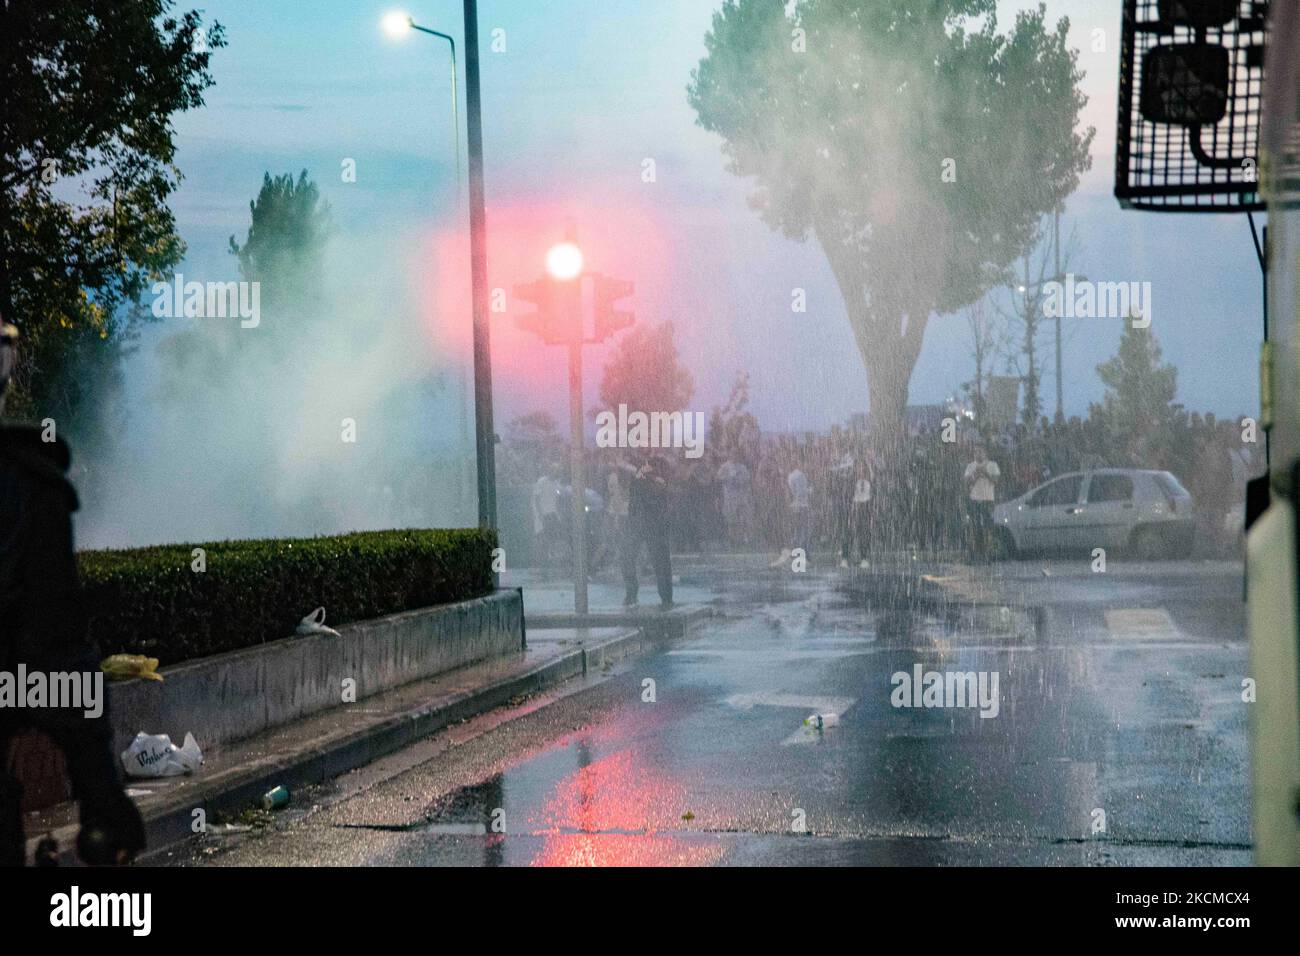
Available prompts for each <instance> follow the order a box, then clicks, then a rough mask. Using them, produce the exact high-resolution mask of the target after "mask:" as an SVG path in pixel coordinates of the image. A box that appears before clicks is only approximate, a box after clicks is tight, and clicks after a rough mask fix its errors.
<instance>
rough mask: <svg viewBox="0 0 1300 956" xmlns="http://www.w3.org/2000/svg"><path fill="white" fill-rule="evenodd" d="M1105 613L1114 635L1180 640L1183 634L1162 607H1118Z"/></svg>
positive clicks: (1107, 626) (1107, 624) (1108, 626)
mask: <svg viewBox="0 0 1300 956" xmlns="http://www.w3.org/2000/svg"><path fill="white" fill-rule="evenodd" d="M1105 613H1106V628H1107V630H1109V631H1110V633H1111V636H1112V637H1118V638H1145V639H1147V640H1150V639H1152V638H1155V639H1159V640H1178V639H1179V638H1181V637H1182V636H1183V634H1182V632H1180V631H1179V630H1178V628H1177V626H1176V625H1175V624H1174V622H1173V619H1172V618H1171V617H1170V616H1169V612H1168V611H1166V610H1165V609H1164V608H1162V607H1130V608H1117V609H1115V610H1110V611H1107V612H1105Z"/></svg>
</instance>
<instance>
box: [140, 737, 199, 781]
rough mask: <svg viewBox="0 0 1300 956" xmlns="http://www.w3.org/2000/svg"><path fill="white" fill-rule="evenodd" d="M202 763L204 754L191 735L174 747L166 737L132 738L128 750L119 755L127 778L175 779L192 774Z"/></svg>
mask: <svg viewBox="0 0 1300 956" xmlns="http://www.w3.org/2000/svg"><path fill="white" fill-rule="evenodd" d="M201 763H203V752H202V751H201V750H199V742H198V741H197V740H195V739H194V735H193V734H186V735H185V743H184V744H182V745H181V746H179V747H177V746H176V745H175V744H174V743H172V739H171V738H170V737H168V736H167V735H166V734H146V733H145V732H144V731H143V730H142V731H140V732H139V733H138V734H136V735H135V740H133V741H131V746H129V747H127V748H126V749H125V750H123V751H122V769H123V770H125V771H126V775H127V776H128V777H176V776H179V775H180V774H183V773H193V772H194V771H195V770H198V769H199V764H201Z"/></svg>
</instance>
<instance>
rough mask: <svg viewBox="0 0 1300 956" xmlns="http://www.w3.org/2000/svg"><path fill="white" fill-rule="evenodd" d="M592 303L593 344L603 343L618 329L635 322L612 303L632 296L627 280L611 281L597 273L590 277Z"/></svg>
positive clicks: (630, 286)
mask: <svg viewBox="0 0 1300 956" xmlns="http://www.w3.org/2000/svg"><path fill="white" fill-rule="evenodd" d="M592 282H593V288H592V303H593V308H594V311H595V324H594V327H595V336H594V338H593V339H592V341H594V342H603V341H605V340H606V339H607V338H609V337H610V336H611V335H613V334H614V333H615V332H617V331H619V330H620V329H625V328H627V327H628V326H629V325H631V324H632V323H633V322H634V321H636V316H635V315H633V314H632V313H631V312H627V311H624V310H622V309H616V308H614V303H616V302H617V301H618V300H619V299H625V298H627V297H628V296H629V295H631V294H632V288H633V286H632V283H631V282H630V281H629V280H627V279H611V278H609V277H608V276H603V275H600V274H599V273H597V274H594V275H593V276H592Z"/></svg>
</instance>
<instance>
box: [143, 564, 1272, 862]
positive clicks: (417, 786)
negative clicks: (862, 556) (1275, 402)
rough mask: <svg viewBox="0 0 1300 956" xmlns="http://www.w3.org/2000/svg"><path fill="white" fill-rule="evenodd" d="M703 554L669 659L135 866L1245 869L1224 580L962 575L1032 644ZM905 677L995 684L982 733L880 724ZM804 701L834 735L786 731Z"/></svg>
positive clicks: (936, 710) (798, 723) (1236, 629)
mask: <svg viewBox="0 0 1300 956" xmlns="http://www.w3.org/2000/svg"><path fill="white" fill-rule="evenodd" d="M717 563H721V562H711V563H710V565H709V568H708V569H707V570H705V569H704V567H703V566H701V567H700V568H697V569H694V570H692V569H689V568H688V569H686V570H683V571H682V572H681V577H682V584H683V590H688V591H689V590H691V589H693V588H698V589H699V593H701V594H706V595H709V596H710V599H711V601H712V603H713V604H714V606H715V609H716V610H717V611H718V612H719V613H720V615H721V616H720V617H718V618H715V619H714V620H712V621H711V622H708V623H707V624H706V625H705V626H703V627H702V628H701V629H700V630H699V631H698V632H697V635H696V636H695V637H694V638H693V639H691V640H690V641H687V642H684V643H680V644H678V645H676V646H674V647H672V648H670V649H668V650H666V651H663V652H659V653H656V654H654V655H652V656H648V657H643V658H640V659H638V660H634V661H630V662H627V663H625V664H624V665H620V666H619V667H617V668H615V669H614V670H612V671H610V672H608V673H606V674H603V675H599V676H595V677H591V678H588V679H587V680H586V681H585V682H583V683H580V684H571V685H566V686H565V687H562V688H559V689H557V690H556V691H554V692H552V693H550V694H548V695H544V696H541V697H538V698H536V699H532V700H529V701H527V702H524V703H523V704H521V705H520V706H518V707H515V708H504V709H502V710H499V711H497V712H494V713H491V714H487V715H484V716H482V717H480V718H477V719H475V720H472V721H469V722H467V723H465V724H462V725H458V726H456V727H453V728H449V729H447V730H445V731H443V732H441V733H439V734H437V735H434V736H433V737H431V738H429V739H427V740H426V741H423V742H421V743H420V744H417V745H415V746H413V747H412V748H408V750H407V751H404V752H402V753H400V754H396V755H393V756H391V757H389V758H385V759H384V760H382V761H379V762H377V763H376V764H374V765H371V766H370V767H368V768H363V769H362V770H360V771H357V772H355V773H352V774H347V775H344V776H343V777H340V778H338V779H337V780H335V781H333V782H331V783H329V784H326V785H323V786H321V787H318V788H315V789H314V790H313V791H310V792H304V793H302V794H297V795H295V797H296V799H295V801H294V806H293V808H292V809H291V810H289V811H286V812H285V813H283V814H280V815H279V816H277V817H276V818H275V820H274V822H273V823H272V824H271V825H270V826H269V827H267V828H266V829H264V830H258V831H255V832H252V833H243V834H236V835H227V836H212V835H209V836H207V837H204V838H202V839H200V840H199V841H197V842H196V843H194V844H193V845H192V846H190V847H188V848H186V849H184V850H180V851H177V852H175V853H174V854H172V855H171V856H170V857H169V858H167V859H164V860H158V861H155V862H169V863H190V864H194V863H199V864H215V865H464V866H478V865H592V864H594V865H679V864H681V865H711V864H724V865H751V864H763V865H781V864H803V865H836V864H867V865H875V864H884V865H945V864H947V865H953V864H989V865H1009V864H1069V865H1108V864H1111V865H1114V864H1123V865H1127V864H1155V865H1193V864H1195V865H1202V864H1245V863H1249V861H1250V851H1249V840H1250V837H1249V772H1248V762H1247V759H1248V754H1247V707H1248V706H1249V705H1248V704H1245V703H1243V702H1242V700H1241V681H1242V678H1243V677H1244V676H1246V673H1245V669H1246V666H1247V665H1246V657H1247V655H1246V645H1245V641H1244V608H1243V606H1242V604H1241V601H1240V595H1241V590H1240V589H1241V577H1240V565H1238V564H1235V563H1231V562H1217V563H1210V562H1181V563H1153V564H1145V565H1141V564H1135V565H1119V564H1113V565H1112V567H1111V569H1110V570H1109V571H1108V573H1107V574H1105V575H1097V574H1093V573H1091V571H1090V568H1089V566H1088V564H1087V563H1086V562H1052V563H1050V564H1049V563H1044V562H1017V563H1010V564H1004V565H994V566H991V567H984V568H977V569H974V570H973V571H958V572H957V573H958V575H961V574H966V575H967V584H969V585H970V586H972V587H975V588H978V589H980V590H981V591H982V592H983V593H984V594H985V595H986V596H987V595H994V596H995V597H996V596H999V595H1000V596H1001V597H1002V598H1003V599H1005V600H1020V601H1024V602H1025V603H1027V604H1030V605H1033V606H1036V605H1042V606H1046V607H1048V608H1049V609H1050V611H1051V614H1050V617H1049V618H1048V629H1047V631H1046V632H1045V633H1044V634H1042V635H1040V636H1039V637H1037V638H1035V637H1034V636H1032V635H1026V634H1025V633H1023V632H1021V631H1018V630H1017V629H1014V628H1012V629H1002V628H999V627H996V626H994V627H985V628H980V629H974V630H972V629H970V628H968V627H960V628H957V629H953V628H951V627H947V626H945V625H944V624H943V623H941V622H939V621H934V620H919V621H916V622H914V627H913V629H912V632H911V633H910V634H908V635H902V636H882V635H881V634H879V633H877V627H876V625H877V623H878V621H877V616H876V615H875V613H874V612H873V611H872V609H870V608H868V607H863V606H860V605H859V604H858V603H856V602H855V601H854V600H853V599H852V597H851V596H849V595H848V594H846V593H845V591H844V590H843V589H842V588H841V587H840V586H839V585H840V584H841V583H842V580H843V579H842V575H841V573H840V572H838V571H836V570H834V569H823V570H820V571H819V570H811V571H809V572H808V573H806V574H798V575H796V574H791V573H789V572H783V571H767V570H763V571H759V570H755V569H753V568H746V567H733V568H731V569H721V570H720V569H718V568H717V567H716V564H717ZM916 665H920V666H921V668H922V670H923V671H939V672H948V671H954V672H967V671H974V672H976V673H979V672H985V673H986V674H988V675H991V674H992V673H993V672H996V673H997V675H998V695H997V697H998V705H997V706H998V710H997V715H996V716H990V717H981V716H980V709H979V708H978V707H965V708H962V707H952V708H949V707H931V708H924V707H923V708H919V709H918V708H911V707H896V706H893V704H892V703H891V692H893V691H894V689H895V688H894V684H893V683H892V682H891V675H893V674H895V673H897V672H906V673H908V674H911V673H912V672H913V670H914V668H915V666H916ZM647 681H652V682H653V684H652V685H651V684H648V683H647ZM651 688H652V689H653V694H651V693H650V691H651ZM651 696H653V700H651V699H650V698H651ZM986 709H989V708H986ZM814 711H824V712H830V713H836V714H838V715H839V723H838V725H836V726H831V727H828V728H826V729H825V730H823V731H821V732H812V731H808V730H806V729H805V728H804V727H803V726H802V721H803V718H805V717H806V716H807V715H809V714H810V713H812V712H814Z"/></svg>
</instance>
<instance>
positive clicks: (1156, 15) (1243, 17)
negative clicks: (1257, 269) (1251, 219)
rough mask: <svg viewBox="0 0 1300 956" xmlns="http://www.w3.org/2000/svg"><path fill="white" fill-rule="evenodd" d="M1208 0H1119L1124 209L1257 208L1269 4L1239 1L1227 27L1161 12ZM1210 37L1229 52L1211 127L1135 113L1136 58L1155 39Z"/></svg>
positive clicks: (1118, 157)
mask: <svg viewBox="0 0 1300 956" xmlns="http://www.w3.org/2000/svg"><path fill="white" fill-rule="evenodd" d="M1212 3H1213V0H1181V2H1180V0H1125V2H1124V27H1123V37H1122V46H1121V50H1120V78H1119V131H1118V137H1117V142H1116V149H1115V196H1116V198H1118V199H1119V201H1120V204H1121V205H1122V206H1124V207H1125V208H1129V209H1153V210H1159V211H1162V212H1244V211H1255V210H1262V209H1264V204H1263V202H1262V201H1261V199H1260V194H1259V171H1258V157H1259V113H1260V103H1261V99H1262V94H1263V85H1264V45H1265V39H1266V31H1265V25H1266V20H1267V12H1268V3H1267V2H1261V0H1240V2H1238V3H1237V4H1236V16H1235V17H1234V18H1233V19H1232V20H1231V22H1229V23H1228V24H1227V25H1226V26H1222V27H1204V28H1194V27H1189V26H1175V25H1173V24H1172V23H1170V22H1167V21H1166V20H1165V19H1163V18H1162V15H1161V14H1162V11H1166V12H1167V11H1168V10H1170V9H1172V8H1174V7H1177V6H1183V7H1187V8H1196V7H1198V6H1200V5H1202V4H1206V5H1209V4H1212ZM1198 41H1199V42H1203V43H1210V44H1214V45H1217V46H1219V47H1222V48H1223V49H1224V50H1226V51H1227V55H1228V78H1229V85H1228V98H1227V103H1226V110H1225V112H1224V115H1223V118H1222V119H1221V120H1220V121H1219V122H1217V123H1214V124H1212V125H1205V126H1199V127H1196V126H1193V127H1187V126H1179V125H1173V124H1166V123H1153V122H1149V121H1148V120H1146V119H1145V118H1144V117H1143V116H1142V113H1141V111H1140V104H1141V102H1142V81H1143V64H1144V63H1145V62H1146V56H1147V54H1148V53H1149V52H1150V51H1151V50H1152V49H1154V48H1156V47H1158V46H1162V45H1169V44H1178V43H1193V42H1198Z"/></svg>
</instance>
